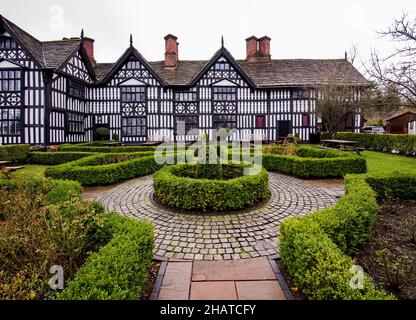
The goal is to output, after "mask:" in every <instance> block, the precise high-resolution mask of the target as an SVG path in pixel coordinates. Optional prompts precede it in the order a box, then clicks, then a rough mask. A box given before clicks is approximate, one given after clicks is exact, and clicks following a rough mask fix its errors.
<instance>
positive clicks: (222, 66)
mask: <svg viewBox="0 0 416 320" xmlns="http://www.w3.org/2000/svg"><path fill="white" fill-rule="evenodd" d="M214 70H220V71H223V70H224V71H228V70H230V64H229V63H228V62H223V61H219V62H217V63H215V65H214Z"/></svg>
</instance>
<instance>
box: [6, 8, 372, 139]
mask: <svg viewBox="0 0 416 320" xmlns="http://www.w3.org/2000/svg"><path fill="white" fill-rule="evenodd" d="M178 46H179V44H178V42H177V38H176V37H175V36H173V35H167V36H166V37H165V49H166V50H165V59H164V60H162V61H155V62H149V61H147V60H146V59H145V58H144V57H143V56H142V55H141V54H140V53H139V52H138V51H137V50H136V49H135V47H134V46H133V41H132V39H130V46H129V47H128V48H127V50H125V52H124V53H123V55H122V56H121V57H120V58H119V59H118V61H116V62H115V63H97V62H96V61H95V58H94V40H93V39H90V38H87V37H84V35H83V34H82V35H81V37H79V38H64V39H62V40H59V41H39V40H37V39H36V38H34V37H33V36H31V35H30V34H28V33H27V32H25V31H23V30H22V29H21V28H19V27H18V26H17V25H15V24H14V23H12V22H11V21H9V20H7V19H6V18H4V17H2V16H0V143H1V144H19V143H27V144H39V145H51V144H61V143H79V142H87V141H93V140H94V139H97V138H98V137H97V136H96V134H95V132H96V129H97V128H100V127H105V128H107V129H108V130H109V132H110V137H111V136H113V134H116V135H117V136H118V137H119V139H120V141H122V142H126V143H143V142H149V141H165V140H170V141H174V140H176V141H177V140H189V141H191V140H196V139H197V138H198V136H200V135H202V134H207V135H209V136H212V135H213V134H214V132H215V130H216V129H219V128H228V129H235V130H233V137H232V138H233V139H261V140H264V141H275V140H278V139H280V138H283V137H286V136H287V135H289V134H293V135H299V137H300V138H301V139H302V140H304V141H308V140H309V139H310V135H311V134H313V133H316V132H317V130H319V117H317V116H316V114H315V113H314V106H315V99H314V97H315V95H316V93H315V91H316V90H315V89H314V88H315V87H316V86H317V85H319V84H320V83H324V82H325V81H327V78H328V73H329V72H330V70H333V69H336V70H338V71H339V72H340V74H342V75H343V77H344V78H343V79H341V82H342V84H348V85H354V86H357V87H361V86H363V87H364V86H368V81H367V80H366V79H365V78H364V77H363V76H362V75H361V74H360V73H359V72H358V71H357V70H356V69H355V68H354V67H353V66H352V65H351V64H350V63H349V62H348V61H347V60H346V59H333V60H310V59H277V60H276V59H271V55H270V38H268V37H267V36H265V37H262V38H256V37H250V38H248V39H246V47H247V56H246V59H244V60H236V59H234V57H233V56H232V55H231V53H230V52H229V51H228V50H227V49H226V48H225V47H224V44H223V43H222V45H221V47H220V49H219V50H218V51H217V52H216V53H215V54H214V56H213V57H212V58H211V59H209V60H194V61H189V60H187V61H182V60H180V59H179V58H178V56H179V55H178ZM178 123H181V124H182V126H183V125H184V126H185V129H186V130H187V131H188V130H191V129H194V130H193V133H194V134H193V135H186V136H185V135H183V134H181V132H179V130H178ZM361 124H362V119H361V115H360V113H359V112H358V111H357V113H355V114H353V115H350V116H349V118H348V120H346V125H345V129H347V130H353V131H359V130H360V128H361Z"/></svg>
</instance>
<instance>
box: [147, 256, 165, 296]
mask: <svg viewBox="0 0 416 320" xmlns="http://www.w3.org/2000/svg"><path fill="white" fill-rule="evenodd" d="M153 261H156V262H160V268H159V272H158V273H157V276H156V281H155V286H154V287H153V290H152V294H151V295H150V298H149V300H157V298H158V297H159V292H160V288H161V287H162V282H163V278H164V277H165V272H166V267H167V265H168V261H169V259H168V258H165V257H160V256H154V257H153Z"/></svg>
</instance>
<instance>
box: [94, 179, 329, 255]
mask: <svg viewBox="0 0 416 320" xmlns="http://www.w3.org/2000/svg"><path fill="white" fill-rule="evenodd" d="M269 174H270V192H271V197H270V200H269V201H268V202H267V203H266V204H265V205H264V206H262V207H260V208H257V209H254V210H251V211H248V212H247V211H246V212H239V213H232V214H225V215H205V216H204V215H195V214H194V215H191V214H184V213H178V212H174V211H171V210H169V209H167V208H164V207H161V206H160V205H159V204H157V203H156V202H155V201H154V200H153V189H152V177H151V176H147V177H142V178H138V179H134V180H130V181H128V182H125V183H123V184H120V185H118V186H116V187H115V188H114V189H112V190H110V191H107V192H105V193H103V194H102V195H101V196H100V197H99V198H98V199H97V200H98V201H100V202H101V203H102V204H103V205H104V206H105V207H106V209H107V210H114V211H116V212H118V213H120V214H123V215H126V216H130V217H136V218H139V219H146V220H148V221H150V222H151V223H152V224H153V226H154V229H155V236H156V249H155V254H156V255H158V256H163V257H168V258H174V259H185V260H230V259H234V260H235V259H245V258H254V257H259V256H268V255H273V254H276V253H277V244H278V243H277V241H278V240H277V232H278V228H277V226H278V225H279V223H280V222H281V221H282V219H284V218H286V217H289V216H295V215H305V214H307V213H309V212H313V211H316V210H320V209H324V208H327V207H329V206H331V205H333V204H334V203H335V202H336V197H335V196H334V195H330V194H328V193H327V192H326V191H325V190H324V189H321V188H319V187H316V186H313V185H310V184H307V183H306V182H305V181H303V180H300V179H296V178H293V177H288V176H285V175H281V174H276V173H269Z"/></svg>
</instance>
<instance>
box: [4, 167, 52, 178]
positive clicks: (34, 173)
mask: <svg viewBox="0 0 416 320" xmlns="http://www.w3.org/2000/svg"><path fill="white" fill-rule="evenodd" d="M23 166H24V168H23V169H21V170H17V171H15V172H13V173H12V176H13V177H15V178H18V177H36V178H41V177H43V176H44V173H45V170H46V168H47V167H48V166H41V165H34V164H25V165H23ZM0 179H6V177H5V176H4V175H3V174H1V173H0Z"/></svg>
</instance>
